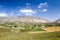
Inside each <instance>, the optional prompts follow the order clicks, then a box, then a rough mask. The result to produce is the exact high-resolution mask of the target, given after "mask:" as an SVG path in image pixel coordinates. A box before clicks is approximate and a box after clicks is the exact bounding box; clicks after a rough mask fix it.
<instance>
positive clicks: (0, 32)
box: [0, 28, 60, 40]
mask: <svg viewBox="0 0 60 40" xmlns="http://www.w3.org/2000/svg"><path fill="white" fill-rule="evenodd" d="M0 40H60V31H59V32H55V31H54V32H44V33H28V32H19V33H16V32H14V31H11V29H7V28H0Z"/></svg>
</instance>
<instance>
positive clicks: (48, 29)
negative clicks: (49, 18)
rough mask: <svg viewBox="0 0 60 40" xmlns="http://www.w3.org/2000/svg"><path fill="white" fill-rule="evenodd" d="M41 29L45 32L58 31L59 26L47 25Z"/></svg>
mask: <svg viewBox="0 0 60 40" xmlns="http://www.w3.org/2000/svg"><path fill="white" fill-rule="evenodd" d="M43 30H46V31H47V32H57V31H60V27H47V28H43Z"/></svg>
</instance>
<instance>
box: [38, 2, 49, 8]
mask: <svg viewBox="0 0 60 40" xmlns="http://www.w3.org/2000/svg"><path fill="white" fill-rule="evenodd" d="M42 7H48V4H47V2H45V3H40V4H39V5H38V8H42Z"/></svg>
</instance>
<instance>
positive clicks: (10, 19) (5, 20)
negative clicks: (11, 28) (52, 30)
mask: <svg viewBox="0 0 60 40" xmlns="http://www.w3.org/2000/svg"><path fill="white" fill-rule="evenodd" d="M20 22H28V23H50V21H48V20H46V19H43V18H38V17H32V16H18V17H0V23H20Z"/></svg>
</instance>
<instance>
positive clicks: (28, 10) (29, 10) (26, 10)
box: [19, 9, 36, 15]
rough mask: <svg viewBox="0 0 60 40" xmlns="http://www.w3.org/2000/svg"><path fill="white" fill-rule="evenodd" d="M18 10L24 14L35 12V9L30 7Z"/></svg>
mask: <svg viewBox="0 0 60 40" xmlns="http://www.w3.org/2000/svg"><path fill="white" fill-rule="evenodd" d="M19 12H21V13H23V14H25V15H32V14H35V13H36V11H34V10H32V9H21V10H19Z"/></svg>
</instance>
